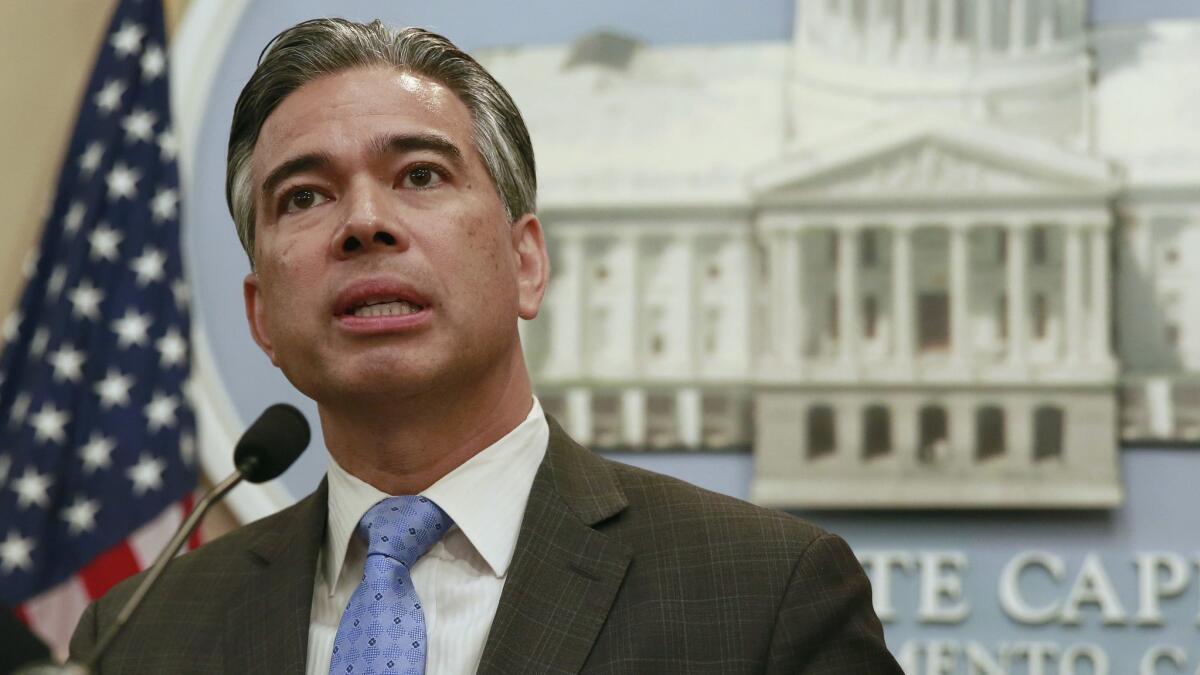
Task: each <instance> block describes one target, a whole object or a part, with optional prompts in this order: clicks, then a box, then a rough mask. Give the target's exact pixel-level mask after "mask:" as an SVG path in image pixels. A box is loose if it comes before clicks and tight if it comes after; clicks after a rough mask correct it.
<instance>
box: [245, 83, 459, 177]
mask: <svg viewBox="0 0 1200 675" xmlns="http://www.w3.org/2000/svg"><path fill="white" fill-rule="evenodd" d="M350 125H354V128H355V129H356V130H361V131H364V134H365V132H366V129H367V128H369V127H371V126H379V127H381V128H380V129H376V130H374V131H371V132H370V133H369V136H370V137H371V139H375V138H378V137H380V136H381V135H382V134H385V132H386V133H398V132H409V133H413V132H417V133H421V132H440V133H441V134H443V135H445V136H447V137H449V138H451V139H453V140H454V142H456V143H457V144H459V145H460V146H461V145H467V146H469V145H471V144H472V135H473V134H472V123H471V115H470V112H469V111H468V110H467V109H466V106H465V105H464V104H463V103H462V101H461V100H460V99H459V98H458V96H457V95H456V94H455V93H454V92H453V91H451V90H450V89H449V88H448V87H446V86H445V85H443V84H441V83H440V82H438V81H436V80H433V79H431V78H428V77H425V76H422V75H417V74H414V73H411V72H408V71H403V70H398V69H396V68H392V67H388V66H371V67H360V68H351V69H346V70H342V71H338V72H336V73H331V74H328V75H322V76H320V77H317V78H314V79H313V80H311V81H309V82H306V83H305V84H303V85H301V86H300V87H298V88H297V89H295V90H294V91H292V92H290V93H289V94H288V95H287V96H285V97H284V98H283V99H282V100H281V101H280V102H279V104H278V105H277V106H276V107H275V109H274V110H272V111H271V114H270V115H268V116H267V119H266V120H265V121H264V123H263V125H262V128H261V130H260V133H259V135H258V138H257V139H256V141H255V145H254V151H253V154H252V166H253V172H254V174H255V176H256V178H261V177H262V176H263V175H264V173H263V172H265V171H269V170H270V167H268V166H265V164H266V163H268V162H274V161H279V159H280V157H279V155H280V154H281V153H287V152H288V151H289V146H291V145H294V144H295V143H296V142H300V139H305V140H309V141H312V142H313V143H314V144H318V145H319V144H321V143H322V142H323V141H326V140H328V138H326V137H325V136H324V135H323V134H322V133H319V132H320V131H322V130H326V129H328V128H330V127H337V128H339V129H342V130H345V129H348V128H350ZM400 127H411V128H408V129H404V128H400ZM314 132H318V133H314ZM361 140H362V141H363V142H364V143H367V142H369V141H368V138H367V135H364V137H363V138H362V139H361ZM364 149H365V148H364ZM467 150H468V148H467V147H462V151H463V152H464V153H466V152H467Z"/></svg>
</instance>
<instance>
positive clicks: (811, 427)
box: [808, 405, 837, 459]
mask: <svg viewBox="0 0 1200 675" xmlns="http://www.w3.org/2000/svg"><path fill="white" fill-rule="evenodd" d="M836 446H837V431H836V430H835V429H834V419H833V408H831V407H829V406H827V405H817V406H813V407H811V408H809V409H808V458H809V459H817V458H820V457H825V456H828V455H832V454H833V451H834V449H835V448H836Z"/></svg>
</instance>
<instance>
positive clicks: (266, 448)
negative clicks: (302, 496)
mask: <svg viewBox="0 0 1200 675" xmlns="http://www.w3.org/2000/svg"><path fill="white" fill-rule="evenodd" d="M309 438H310V434H309V430H308V421H307V420H305V419H304V415H302V414H301V413H300V411H299V410H296V409H295V408H294V407H292V406H290V405H288V404H286V403H276V404H275V405H273V406H271V407H270V408H267V409H266V410H264V411H263V414H261V415H259V416H258V419H256V420H254V423H253V424H251V425H250V428H249V429H246V432H245V433H243V434H242V437H241V438H240V439H239V440H238V442H237V446H236V447H235V448H234V451H233V465H234V467H236V468H235V469H234V472H233V473H231V474H230V475H229V477H228V478H226V479H225V480H223V481H221V482H220V483H218V484H217V485H216V486H215V487H213V489H211V490H209V491H208V494H206V495H204V498H203V499H201V500H200V501H199V502H198V503H197V504H196V508H195V509H193V510H192V512H191V513H190V514H188V517H187V519H186V520H184V521H183V524H182V525H180V526H179V530H178V531H177V532H175V536H174V537H172V538H171V541H170V542H168V543H167V545H166V547H165V548H163V550H162V552H161V553H159V554H158V558H156V559H155V560H154V564H153V565H151V566H150V569H149V571H148V572H146V576H145V577H144V578H143V579H142V581H141V583H139V584H138V586H137V588H136V589H134V591H133V595H131V596H129V600H128V601H126V602H125V606H124V607H122V608H121V611H120V613H118V614H117V618H116V620H115V621H113V623H112V625H110V626H109V627H108V629H107V630H105V631H104V634H103V635H101V636H100V640H99V641H98V642H97V643H96V648H95V649H94V650H93V651H92V654H91V656H89V657H88V659H87V661H85V662H83V663H82V664H81V663H78V662H75V661H68V662H66V663H64V664H61V665H60V664H56V663H46V662H42V663H38V664H34V665H32V666H27V667H25V668H22V669H21V670H19V671H17V675H66V674H68V673H69V674H70V675H89V674H90V673H92V672H93V671H94V668H95V666H96V664H97V663H99V662H100V657H101V656H103V655H104V652H106V651H108V648H109V646H110V645H112V641H113V639H114V638H116V637H117V634H118V633H119V632H120V631H121V628H122V627H124V626H125V624H126V623H127V622H128V621H129V617H131V616H133V612H134V611H135V610H136V609H137V608H138V605H140V604H142V600H143V599H145V597H146V593H148V592H149V591H150V588H151V587H152V586H153V585H154V582H156V581H158V578H159V577H160V576H162V573H163V570H164V569H166V567H167V563H169V562H171V559H172V558H174V557H175V554H176V553H178V552H179V549H180V548H182V547H183V543H184V542H185V541H187V539H188V537H190V536H191V535H192V531H194V530H195V529H196V526H198V525H199V524H200V519H201V518H203V517H204V514H205V513H206V512H207V511H208V509H209V508H211V507H212V505H213V504H216V503H217V502H218V501H219V500H220V499H221V498H222V497H224V496H225V495H226V493H228V492H229V491H230V490H232V489H233V488H234V486H235V485H237V484H238V483H240V482H242V480H243V479H245V480H248V481H250V482H251V483H264V482H266V481H269V480H272V479H274V478H276V477H278V476H279V475H280V474H282V473H283V472H284V471H286V470H287V468H288V467H289V466H291V465H292V463H293V462H295V461H296V458H297V457H299V456H300V453H302V452H304V449H305V448H306V447H308V441H309Z"/></svg>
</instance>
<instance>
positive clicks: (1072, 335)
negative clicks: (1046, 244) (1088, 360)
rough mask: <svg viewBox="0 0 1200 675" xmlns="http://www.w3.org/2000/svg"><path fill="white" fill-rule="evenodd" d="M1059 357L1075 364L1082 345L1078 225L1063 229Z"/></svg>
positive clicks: (1081, 237) (1081, 243) (1081, 353)
mask: <svg viewBox="0 0 1200 675" xmlns="http://www.w3.org/2000/svg"><path fill="white" fill-rule="evenodd" d="M1063 323H1064V324H1066V325H1065V328H1066V330H1065V331H1064V340H1065V341H1066V343H1065V344H1064V345H1063V357H1064V359H1065V360H1066V362H1067V363H1078V362H1079V361H1080V360H1081V359H1080V357H1081V356H1083V354H1084V351H1085V349H1084V345H1083V232H1082V228H1081V227H1080V225H1079V224H1078V223H1073V222H1069V223H1067V224H1065V225H1064V226H1063Z"/></svg>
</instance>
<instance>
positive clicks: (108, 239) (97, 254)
mask: <svg viewBox="0 0 1200 675" xmlns="http://www.w3.org/2000/svg"><path fill="white" fill-rule="evenodd" d="M124 238H125V235H123V234H121V233H120V232H118V231H116V230H114V229H112V228H110V227H109V226H108V225H106V224H104V223H100V224H99V225H97V226H96V229H95V230H92V233H91V235H89V236H88V243H90V244H91V246H92V259H93V260H95V259H97V258H103V259H104V260H107V261H109V262H116V260H117V247H118V246H120V244H121V240H122V239H124Z"/></svg>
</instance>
